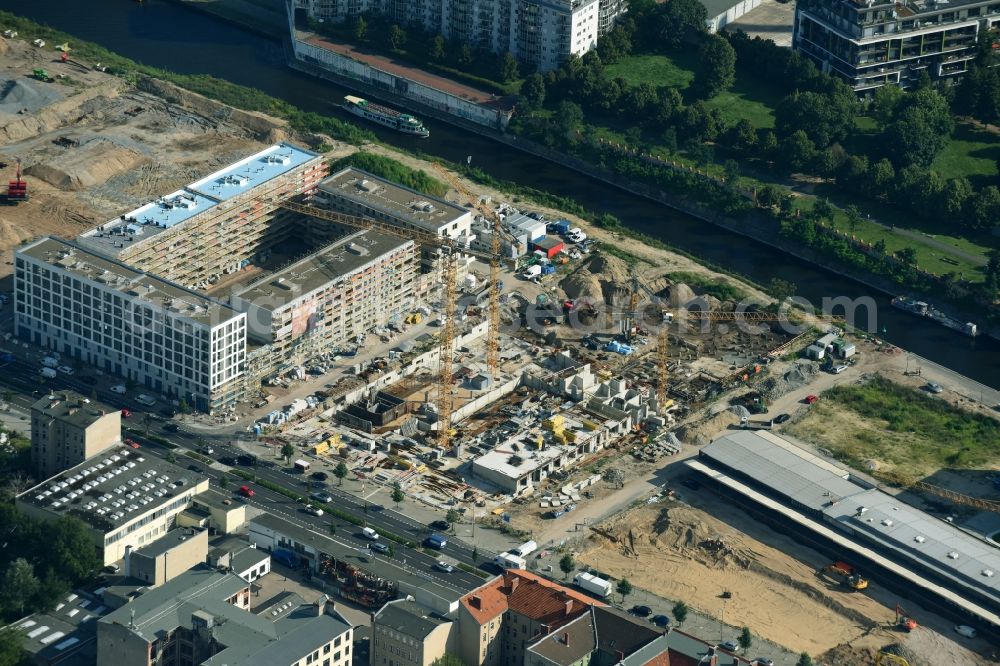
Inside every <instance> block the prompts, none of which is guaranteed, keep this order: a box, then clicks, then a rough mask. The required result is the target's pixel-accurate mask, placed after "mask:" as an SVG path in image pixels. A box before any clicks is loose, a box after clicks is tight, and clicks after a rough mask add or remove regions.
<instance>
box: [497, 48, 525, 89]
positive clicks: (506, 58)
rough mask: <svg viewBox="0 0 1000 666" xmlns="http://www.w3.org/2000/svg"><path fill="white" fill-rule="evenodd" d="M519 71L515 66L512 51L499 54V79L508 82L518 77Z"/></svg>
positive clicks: (515, 61)
mask: <svg viewBox="0 0 1000 666" xmlns="http://www.w3.org/2000/svg"><path fill="white" fill-rule="evenodd" d="M520 76H521V72H520V70H518V67H517V58H515V57H514V54H513V53H504V54H503V55H502V56H500V80H501V81H503V82H504V83H510V82H511V81H516V80H517V79H518V78H520Z"/></svg>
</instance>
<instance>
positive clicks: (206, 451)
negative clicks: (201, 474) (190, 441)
mask: <svg viewBox="0 0 1000 666" xmlns="http://www.w3.org/2000/svg"><path fill="white" fill-rule="evenodd" d="M201 452H202V453H204V454H205V455H206V456H210V455H212V454H213V453H215V449H213V448H212V447H211V446H208V445H207V444H206V445H205V448H203V449H202V450H201Z"/></svg>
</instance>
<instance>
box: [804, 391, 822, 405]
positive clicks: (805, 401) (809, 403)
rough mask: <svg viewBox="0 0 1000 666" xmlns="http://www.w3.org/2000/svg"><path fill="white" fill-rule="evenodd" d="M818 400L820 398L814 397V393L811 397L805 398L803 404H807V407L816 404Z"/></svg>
mask: <svg viewBox="0 0 1000 666" xmlns="http://www.w3.org/2000/svg"><path fill="white" fill-rule="evenodd" d="M817 400H819V396H816V395H813V394H812V393H810V394H809V395H807V396H806V397H805V400H803V402H804V403H806V404H807V405H811V404H813V403H814V402H816V401H817Z"/></svg>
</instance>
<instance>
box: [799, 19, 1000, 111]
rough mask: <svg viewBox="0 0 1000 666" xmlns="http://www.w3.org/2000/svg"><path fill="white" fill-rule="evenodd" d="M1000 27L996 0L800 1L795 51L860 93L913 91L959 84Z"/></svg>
mask: <svg viewBox="0 0 1000 666" xmlns="http://www.w3.org/2000/svg"><path fill="white" fill-rule="evenodd" d="M998 22H1000V2H996V0H992V1H975V0H973V1H966V0H958V1H957V2H948V1H947V0H909V1H907V2H885V1H884V0H800V2H799V3H798V4H797V5H796V8H795V24H794V35H793V47H794V48H795V49H796V50H797V51H799V52H800V53H802V54H803V55H805V56H807V57H809V58H810V59H811V60H813V61H814V62H816V64H817V65H818V66H819V67H820V68H821V69H822V70H823V71H825V72H829V73H830V74H832V75H834V76H836V77H838V78H840V79H843V80H844V81H845V82H846V83H847V84H848V85H850V86H851V87H852V88H854V89H855V90H856V91H858V92H861V93H864V92H868V91H871V90H873V89H875V88H878V87H879V86H883V85H897V86H900V87H902V88H910V87H912V86H913V85H914V84H915V83H916V81H917V80H918V77H919V76H920V72H927V73H928V74H929V75H930V77H931V78H932V79H935V80H942V81H945V82H947V83H951V82H954V81H956V80H957V79H958V78H959V77H960V76H961V75H962V74H963V73H964V72H966V71H967V70H968V65H969V61H971V60H973V59H974V58H975V55H976V44H977V42H979V41H980V40H982V39H991V37H989V36H988V35H989V32H990V31H991V30H993V29H994V28H995V27H996V25H997V23H998Z"/></svg>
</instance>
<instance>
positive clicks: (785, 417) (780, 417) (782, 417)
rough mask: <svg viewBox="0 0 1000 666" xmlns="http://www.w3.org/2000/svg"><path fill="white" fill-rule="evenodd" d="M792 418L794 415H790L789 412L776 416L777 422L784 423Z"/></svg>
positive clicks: (775, 420)
mask: <svg viewBox="0 0 1000 666" xmlns="http://www.w3.org/2000/svg"><path fill="white" fill-rule="evenodd" d="M790 418H792V417H791V416H789V415H788V414H778V415H777V416H775V417H774V422H775V423H784V422H785V421H787V420H788V419H790Z"/></svg>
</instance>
